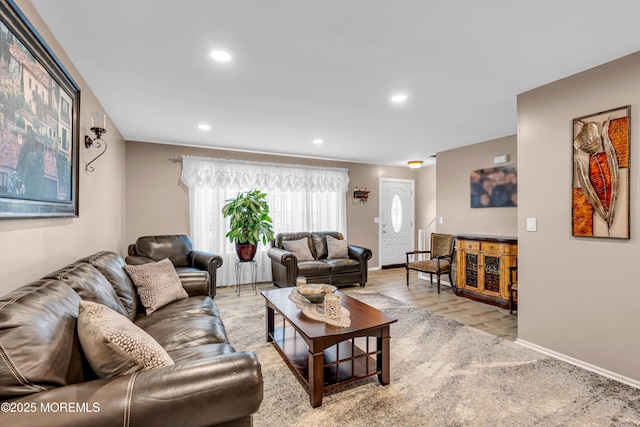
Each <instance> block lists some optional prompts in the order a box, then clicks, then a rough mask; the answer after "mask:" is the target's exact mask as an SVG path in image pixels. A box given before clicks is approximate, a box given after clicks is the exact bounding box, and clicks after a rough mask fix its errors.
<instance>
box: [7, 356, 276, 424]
mask: <svg viewBox="0 0 640 427" xmlns="http://www.w3.org/2000/svg"><path fill="white" fill-rule="evenodd" d="M262 397H263V384H262V372H261V369H260V363H259V362H258V359H257V358H256V356H255V355H254V354H253V353H249V352H238V353H231V354H226V355H222V356H217V357H211V358H206V359H200V360H193V361H188V362H181V363H178V364H176V365H172V366H167V367H164V368H159V369H152V370H148V371H140V372H138V373H136V374H133V375H125V376H119V377H114V378H106V379H101V380H95V381H88V382H84V383H78V384H73V385H68V386H64V387H58V388H54V389H51V390H48V391H44V392H40V393H34V394H30V395H27V396H24V397H21V398H18V399H12V400H11V401H9V404H10V405H14V407H15V409H16V410H17V409H20V410H21V411H20V412H6V411H3V412H1V413H0V421H1V424H2V425H11V426H25V427H26V426H34V425H40V424H46V425H47V427H56V426H66V427H75V426H78V427H81V426H87V425H94V426H103V425H105V426H106V425H125V426H150V425H176V426H177V425H179V426H180V427H189V426H202V425H213V424H219V423H224V422H227V421H231V420H235V419H239V418H246V417H249V416H250V415H251V414H253V413H255V412H256V411H257V410H258V408H259V407H260V403H261V402H262ZM62 405H64V406H62ZM25 409H27V411H28V412H26V411H25Z"/></svg>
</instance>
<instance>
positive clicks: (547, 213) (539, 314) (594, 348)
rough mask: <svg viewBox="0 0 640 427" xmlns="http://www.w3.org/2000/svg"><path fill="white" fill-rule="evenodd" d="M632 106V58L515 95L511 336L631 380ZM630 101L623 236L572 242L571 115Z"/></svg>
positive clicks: (638, 285) (636, 353)
mask: <svg viewBox="0 0 640 427" xmlns="http://www.w3.org/2000/svg"><path fill="white" fill-rule="evenodd" d="M639 103H640V53H636V54H633V55H630V56H628V57H624V58H622V59H619V60H616V61H614V62H611V63H608V64H605V65H602V66H599V67H597V68H594V69H592V70H588V71H585V72H583V73H580V74H577V75H575V76H572V77H570V78H567V79H563V80H560V81H557V82H554V83H552V84H549V85H546V86H543V87H540V88H537V89H534V90H532V91H529V92H526V93H524V94H521V95H519V96H518V154H519V156H520V159H521V160H520V162H519V164H518V168H519V170H518V174H519V177H518V179H519V196H520V199H519V200H520V205H519V207H518V230H519V259H518V273H519V288H520V289H519V293H520V294H519V298H520V303H519V312H518V336H519V339H522V340H525V341H528V342H530V343H534V344H536V345H539V346H541V347H544V348H546V349H550V350H552V351H555V352H558V353H561V354H563V355H566V356H569V357H573V358H575V359H578V360H581V361H583V362H587V363H590V364H593V365H595V366H597V367H600V368H603V369H606V370H609V371H611V372H614V373H617V374H619V375H622V376H624V377H627V378H632V379H635V380H636V381H640V364H639V363H638V361H639V360H640V340H638V333H637V326H638V325H639V324H640V310H639V309H638V306H639V304H640V282H639V280H638V274H637V269H636V266H635V263H636V262H638V260H639V259H640V257H639V256H640V247H639V246H638V237H637V236H638V226H637V224H638V200H639V199H640V185H638V167H639V166H640V162H639V161H638V160H640V159H639V157H638V153H639V152H640V150H638V149H637V147H638V146H639V144H638V143H639V142H640V138H639V137H638V135H639V134H638V132H637V131H636V130H637V127H638V126H640V120H639V119H640V108H639ZM628 104H631V106H632V107H631V128H632V131H631V150H630V154H631V159H630V165H631V240H630V241H608V240H606V239H584V238H583V239H576V238H573V237H571V227H570V225H571V199H570V196H571V162H572V159H571V155H572V126H571V123H572V119H573V118H576V117H580V116H584V115H588V114H592V113H597V112H600V111H604V110H608V109H612V108H617V107H621V106H625V105H628ZM438 196H440V195H439V194H438ZM526 218H537V223H538V231H537V232H535V233H533V232H526V231H525V224H526Z"/></svg>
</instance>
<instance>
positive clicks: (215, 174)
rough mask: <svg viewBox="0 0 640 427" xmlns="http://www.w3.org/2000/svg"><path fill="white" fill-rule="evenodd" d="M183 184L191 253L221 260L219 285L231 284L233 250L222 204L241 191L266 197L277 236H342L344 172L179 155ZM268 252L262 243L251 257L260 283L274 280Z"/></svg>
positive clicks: (343, 225)
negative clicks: (196, 251)
mask: <svg viewBox="0 0 640 427" xmlns="http://www.w3.org/2000/svg"><path fill="white" fill-rule="evenodd" d="M182 183H183V184H184V185H186V186H187V187H188V188H189V218H190V223H191V231H190V234H191V239H192V241H193V245H194V248H195V249H199V250H203V251H207V252H212V253H215V254H217V255H220V256H221V257H222V259H223V264H222V267H221V268H219V269H218V271H217V284H218V285H219V286H224V285H231V284H235V269H234V268H235V260H236V255H235V248H234V246H233V245H232V244H231V243H229V241H228V240H227V239H226V237H225V235H226V234H227V231H228V230H229V221H228V219H224V218H223V217H222V213H221V212H222V206H224V204H225V201H226V200H227V199H229V198H231V197H235V196H236V195H237V194H238V193H239V192H242V191H250V190H253V189H256V188H257V189H259V190H261V191H264V192H265V193H267V199H268V202H269V209H270V216H271V218H272V219H273V229H274V232H275V233H276V234H277V233H279V232H287V231H314V230H336V231H340V232H342V233H343V234H345V235H346V228H347V206H346V191H347V188H348V185H349V176H348V170H347V169H337V168H316V167H307V166H292V165H286V164H274V163H259V162H245V161H232V160H223V159H210V158H202V157H192V156H183V158H182ZM267 249H268V248H267V247H265V246H264V245H262V244H260V246H259V247H258V252H257V254H256V257H255V260H256V262H257V263H258V282H261V281H270V280H271V279H272V276H271V261H270V259H269V257H268V256H267ZM243 278H246V277H243Z"/></svg>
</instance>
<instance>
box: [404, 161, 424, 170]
mask: <svg viewBox="0 0 640 427" xmlns="http://www.w3.org/2000/svg"><path fill="white" fill-rule="evenodd" d="M422 163H424V162H423V161H422V160H410V161H408V162H407V164H408V165H409V167H410V168H411V169H418V168H419V167H420V166H422Z"/></svg>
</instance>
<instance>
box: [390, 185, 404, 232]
mask: <svg viewBox="0 0 640 427" xmlns="http://www.w3.org/2000/svg"><path fill="white" fill-rule="evenodd" d="M402 212H403V211H402V199H400V196H399V195H397V194H396V195H394V196H393V199H392V200H391V227H392V228H393V232H394V233H396V234H398V233H399V232H400V230H402Z"/></svg>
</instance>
